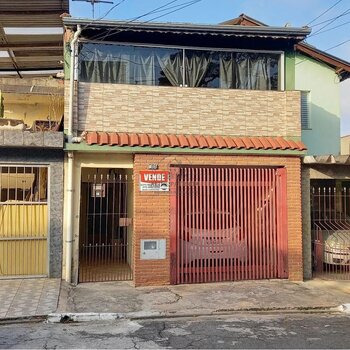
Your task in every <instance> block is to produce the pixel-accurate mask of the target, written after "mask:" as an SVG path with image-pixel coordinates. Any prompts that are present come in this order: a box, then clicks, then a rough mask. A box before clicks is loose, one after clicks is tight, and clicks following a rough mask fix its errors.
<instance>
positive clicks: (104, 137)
mask: <svg viewBox="0 0 350 350" xmlns="http://www.w3.org/2000/svg"><path fill="white" fill-rule="evenodd" d="M98 144H99V145H109V135H108V134H107V133H106V132H101V133H99V140H98Z"/></svg>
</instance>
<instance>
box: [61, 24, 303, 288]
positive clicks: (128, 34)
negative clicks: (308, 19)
mask: <svg viewBox="0 0 350 350" xmlns="http://www.w3.org/2000/svg"><path fill="white" fill-rule="evenodd" d="M64 25H65V27H66V36H65V37H66V42H67V45H66V48H67V55H66V56H67V59H66V77H67V80H66V84H65V88H66V95H65V96H66V98H65V102H66V103H65V106H66V108H65V129H66V133H67V136H68V142H67V143H66V146H65V151H66V154H67V157H66V172H65V220H64V223H65V227H64V241H65V242H66V243H65V248H64V250H65V257H66V258H65V259H64V274H63V277H64V278H65V279H66V280H67V281H69V282H73V283H79V282H87V281H105V280H125V279H128V280H133V283H134V284H135V285H136V286H141V285H149V284H169V283H173V284H181V283H195V282H210V281H212V282H219V281H225V280H243V279H253V280H254V279H263V278H289V279H291V280H296V281H300V280H302V279H303V247H302V226H301V177H300V176H301V157H303V156H304V155H305V151H306V147H305V146H304V144H303V143H302V142H301V136H302V131H301V116H300V110H301V103H300V101H301V93H300V91H297V90H295V88H294V86H293V84H292V83H291V82H290V80H289V79H291V78H290V76H291V75H293V74H292V73H290V70H291V69H289V68H288V67H289V65H290V64H292V60H290V59H289V57H290V55H292V52H294V45H295V44H298V43H300V42H301V41H302V40H304V39H305V37H306V36H307V35H308V34H309V33H310V30H309V29H308V28H288V27H287V28H286V27H267V26H264V27H263V26H261V27H250V26H235V25H228V24H221V25H197V24H179V23H134V22H133V23H125V22H118V21H98V20H96V21H93V23H91V20H89V19H86V20H85V19H75V18H68V17H67V18H64ZM69 53H71V55H70V58H69ZM69 62H70V66H72V67H74V69H71V70H69V64H68V63H69ZM68 77H69V79H68Z"/></svg>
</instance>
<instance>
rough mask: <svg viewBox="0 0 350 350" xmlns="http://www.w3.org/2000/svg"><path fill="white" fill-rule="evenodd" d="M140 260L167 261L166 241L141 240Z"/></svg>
mask: <svg viewBox="0 0 350 350" xmlns="http://www.w3.org/2000/svg"><path fill="white" fill-rule="evenodd" d="M140 253H141V254H140V259H143V260H152V259H153V260H158V259H165V255H166V240H165V239H141V252H140Z"/></svg>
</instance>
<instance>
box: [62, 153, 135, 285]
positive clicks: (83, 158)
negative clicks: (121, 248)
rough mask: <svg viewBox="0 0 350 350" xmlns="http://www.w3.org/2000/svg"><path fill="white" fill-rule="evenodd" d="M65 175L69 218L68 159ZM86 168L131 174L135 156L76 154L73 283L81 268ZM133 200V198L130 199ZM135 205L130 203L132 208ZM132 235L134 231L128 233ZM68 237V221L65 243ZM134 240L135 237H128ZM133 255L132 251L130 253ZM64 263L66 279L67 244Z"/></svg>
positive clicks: (65, 214)
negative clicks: (83, 175)
mask: <svg viewBox="0 0 350 350" xmlns="http://www.w3.org/2000/svg"><path fill="white" fill-rule="evenodd" d="M64 167H65V173H64V208H65V212H64V218H66V217H67V212H66V209H67V207H68V205H67V190H68V189H67V183H68V174H67V173H68V172H67V157H66V159H65V164H64ZM84 168H99V169H103V168H106V169H107V168H108V169H111V168H119V169H128V170H127V172H128V173H130V172H131V171H132V168H133V156H132V154H101V153H99V154H96V153H95V154H94V153H75V154H74V170H73V171H74V180H73V193H74V194H73V197H74V199H73V201H74V204H73V212H74V216H73V220H74V221H73V261H72V282H73V283H77V282H78V267H79V229H80V215H81V213H80V209H81V208H80V203H81V176H82V169H84ZM129 198H130V200H132V197H131V196H130V197H129ZM132 205H133V203H128V208H130V207H131V206H132ZM128 234H130V235H132V231H130V232H128ZM66 237H67V220H66V219H64V221H63V242H65V241H66ZM128 238H130V240H131V241H132V240H133V237H128ZM129 253H130V254H132V251H129ZM63 256H64V258H63V261H62V268H63V269H62V278H63V279H65V278H66V271H65V263H66V261H65V259H66V244H64V245H63Z"/></svg>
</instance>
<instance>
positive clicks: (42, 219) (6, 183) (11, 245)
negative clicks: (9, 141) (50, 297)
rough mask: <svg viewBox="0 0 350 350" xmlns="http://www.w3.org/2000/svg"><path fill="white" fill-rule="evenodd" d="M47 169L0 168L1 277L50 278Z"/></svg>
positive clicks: (31, 167) (27, 167) (32, 167)
mask: <svg viewBox="0 0 350 350" xmlns="http://www.w3.org/2000/svg"><path fill="white" fill-rule="evenodd" d="M47 196H48V168H47V167H40V166H8V165H0V213H1V215H0V277H11V276H12V277H14V276H23V275H26V276H28V275H29V276H32V275H33V276H37V275H40V276H42V275H46V274H47V232H48V198H47Z"/></svg>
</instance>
